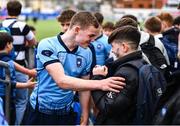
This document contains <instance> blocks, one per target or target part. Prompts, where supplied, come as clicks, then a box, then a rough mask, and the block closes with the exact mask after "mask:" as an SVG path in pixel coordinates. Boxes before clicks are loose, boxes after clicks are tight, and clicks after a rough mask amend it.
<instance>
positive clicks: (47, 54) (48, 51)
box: [37, 39, 59, 67]
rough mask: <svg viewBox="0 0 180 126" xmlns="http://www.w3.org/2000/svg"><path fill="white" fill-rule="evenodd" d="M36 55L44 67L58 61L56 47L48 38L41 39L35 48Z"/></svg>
mask: <svg viewBox="0 0 180 126" xmlns="http://www.w3.org/2000/svg"><path fill="white" fill-rule="evenodd" d="M37 57H38V59H39V60H40V62H41V63H42V64H43V66H44V67H46V66H47V65H49V64H51V63H55V62H59V59H58V57H57V51H56V48H55V47H54V46H53V45H52V43H50V42H49V40H48V39H44V40H42V41H41V42H40V43H39V45H38V48H37Z"/></svg>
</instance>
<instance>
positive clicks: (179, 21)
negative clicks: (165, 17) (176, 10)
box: [173, 16, 180, 25]
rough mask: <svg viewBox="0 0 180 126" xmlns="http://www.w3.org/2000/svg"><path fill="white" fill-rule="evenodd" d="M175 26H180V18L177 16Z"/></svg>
mask: <svg viewBox="0 0 180 126" xmlns="http://www.w3.org/2000/svg"><path fill="white" fill-rule="evenodd" d="M173 25H180V16H177V17H176V18H175V19H174V21H173Z"/></svg>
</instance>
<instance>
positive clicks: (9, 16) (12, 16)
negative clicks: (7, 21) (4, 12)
mask: <svg viewBox="0 0 180 126" xmlns="http://www.w3.org/2000/svg"><path fill="white" fill-rule="evenodd" d="M7 18H18V16H7Z"/></svg>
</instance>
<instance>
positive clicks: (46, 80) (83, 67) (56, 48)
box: [30, 35, 92, 110]
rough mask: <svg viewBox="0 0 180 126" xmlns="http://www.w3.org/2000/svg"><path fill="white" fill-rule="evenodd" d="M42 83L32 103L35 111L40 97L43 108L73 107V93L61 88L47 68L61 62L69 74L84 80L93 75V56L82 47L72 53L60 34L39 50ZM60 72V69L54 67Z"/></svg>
mask: <svg viewBox="0 0 180 126" xmlns="http://www.w3.org/2000/svg"><path fill="white" fill-rule="evenodd" d="M36 59H37V70H38V74H37V79H38V84H37V85H36V87H35V89H34V90H33V92H32V95H31V97H30V103H31V105H32V107H33V108H34V109H35V105H36V98H37V95H38V103H39V109H48V110H58V109H62V108H64V107H65V106H66V107H70V105H71V102H72V100H73V96H74V94H73V91H72V90H65V89H62V88H60V87H59V86H58V85H57V84H56V83H55V81H54V80H53V79H52V77H51V76H50V75H49V74H48V72H47V70H46V69H45V66H47V65H48V64H51V63H55V62H60V63H61V64H62V66H63V68H64V72H65V74H66V75H69V76H73V77H82V76H85V75H88V74H89V71H90V67H91V63H92V53H91V51H90V49H89V48H87V49H84V48H82V47H80V46H78V47H77V48H75V49H74V50H72V51H70V50H69V49H68V48H67V47H66V45H65V44H64V42H63V41H62V39H61V37H60V36H59V35H58V37H57V36H55V37H51V38H46V39H44V40H42V41H41V42H40V43H39V45H38V48H37V55H36ZM54 70H56V68H54Z"/></svg>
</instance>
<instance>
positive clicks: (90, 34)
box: [75, 26, 100, 48]
mask: <svg viewBox="0 0 180 126" xmlns="http://www.w3.org/2000/svg"><path fill="white" fill-rule="evenodd" d="M75 31H76V37H75V41H76V42H77V44H78V45H79V46H81V47H83V48H87V47H88V45H89V44H90V42H92V41H93V40H94V39H95V38H96V37H97V35H98V34H99V32H100V29H99V28H95V27H94V26H89V27H87V28H86V29H81V28H80V27H76V28H75Z"/></svg>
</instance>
